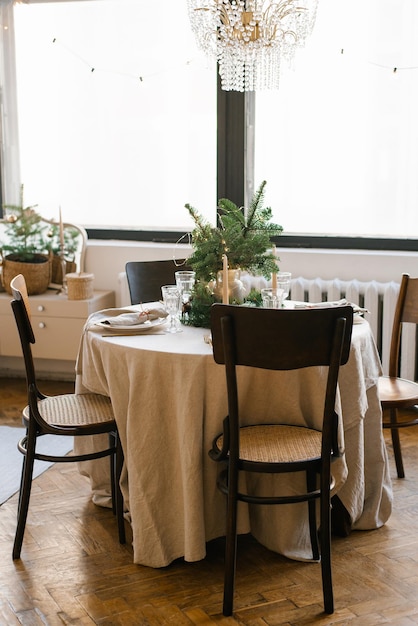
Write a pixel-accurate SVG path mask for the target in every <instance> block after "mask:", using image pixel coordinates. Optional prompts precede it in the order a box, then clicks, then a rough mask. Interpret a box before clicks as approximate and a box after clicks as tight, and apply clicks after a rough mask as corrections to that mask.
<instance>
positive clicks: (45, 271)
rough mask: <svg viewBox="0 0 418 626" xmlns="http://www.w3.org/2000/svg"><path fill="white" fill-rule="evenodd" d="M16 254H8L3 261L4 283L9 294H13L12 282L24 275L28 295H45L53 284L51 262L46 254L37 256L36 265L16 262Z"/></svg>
mask: <svg viewBox="0 0 418 626" xmlns="http://www.w3.org/2000/svg"><path fill="white" fill-rule="evenodd" d="M16 256H17V255H15V254H8V255H7V256H5V257H4V259H3V261H2V266H3V271H2V277H1V279H2V283H3V287H4V288H5V290H6V291H7V293H10V294H11V293H12V290H11V289H10V282H11V281H12V280H13V278H14V277H15V276H17V275H18V274H23V277H24V279H25V281H26V286H27V289H28V295H30V296H34V295H37V294H40V293H45V291H46V290H47V289H48V285H49V283H50V282H51V260H50V259H49V257H47V256H45V255H44V254H37V255H36V256H35V258H36V261H35V262H34V263H26V262H22V261H18V260H15V257H16Z"/></svg>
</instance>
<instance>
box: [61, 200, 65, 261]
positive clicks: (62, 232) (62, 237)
mask: <svg viewBox="0 0 418 626" xmlns="http://www.w3.org/2000/svg"><path fill="white" fill-rule="evenodd" d="M60 248H61V256H62V257H64V224H63V223H62V213H61V207H60Z"/></svg>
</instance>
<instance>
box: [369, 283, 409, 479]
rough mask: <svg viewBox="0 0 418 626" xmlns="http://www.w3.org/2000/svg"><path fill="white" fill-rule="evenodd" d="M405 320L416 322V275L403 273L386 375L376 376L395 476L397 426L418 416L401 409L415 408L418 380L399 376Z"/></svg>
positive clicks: (400, 473)
mask: <svg viewBox="0 0 418 626" xmlns="http://www.w3.org/2000/svg"><path fill="white" fill-rule="evenodd" d="M405 323H412V324H418V278H410V277H409V275H408V274H403V275H402V280H401V285H400V289H399V295H398V300H397V302H396V309H395V315H394V318H393V326H392V335H391V344H390V353H389V375H388V376H382V377H381V378H379V387H378V388H379V396H380V401H381V404H382V410H383V428H390V430H391V435H392V443H393V453H394V456H395V463H396V471H397V473H398V478H404V477H405V471H404V467H403V460H402V451H401V444H400V439H399V429H400V428H406V427H408V426H415V425H416V424H418V418H417V417H411V415H409V416H407V417H406V419H405V417H404V418H402V416H401V415H400V414H399V410H400V409H413V408H415V409H416V408H417V407H416V405H417V404H418V384H417V383H416V382H413V381H411V380H405V379H404V378H400V377H399V373H400V369H399V368H400V355H401V337H402V327H403V325H404V324H405Z"/></svg>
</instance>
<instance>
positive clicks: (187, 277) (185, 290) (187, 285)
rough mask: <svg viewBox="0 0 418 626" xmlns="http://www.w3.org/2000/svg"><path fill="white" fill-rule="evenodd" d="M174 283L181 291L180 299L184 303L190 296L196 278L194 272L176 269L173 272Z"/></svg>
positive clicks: (188, 300)
mask: <svg viewBox="0 0 418 626" xmlns="http://www.w3.org/2000/svg"><path fill="white" fill-rule="evenodd" d="M175 276H176V285H177V287H178V289H179V290H180V293H181V299H182V302H183V307H184V305H187V304H188V303H189V302H190V298H191V296H192V291H193V287H194V284H195V280H196V272H191V271H187V270H182V271H178V272H176V273H175Z"/></svg>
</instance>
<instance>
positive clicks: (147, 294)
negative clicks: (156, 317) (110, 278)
mask: <svg viewBox="0 0 418 626" xmlns="http://www.w3.org/2000/svg"><path fill="white" fill-rule="evenodd" d="M190 269H191V267H189V266H188V265H186V264H185V262H184V261H183V260H181V261H176V262H174V261H173V260H169V261H128V263H126V265H125V271H126V278H127V280H128V287H129V295H130V298H131V304H141V302H158V300H161V287H162V286H163V285H175V284H176V280H175V272H177V270H190Z"/></svg>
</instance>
